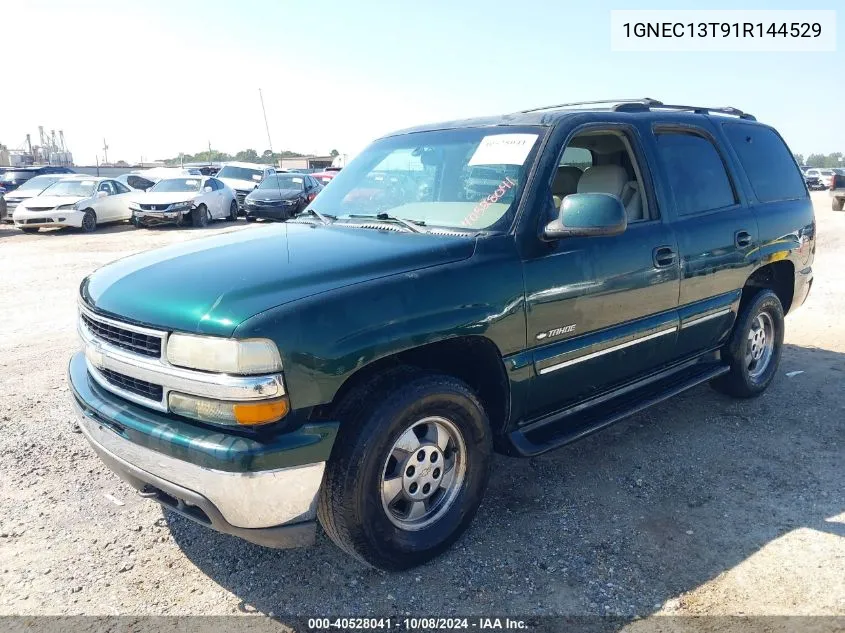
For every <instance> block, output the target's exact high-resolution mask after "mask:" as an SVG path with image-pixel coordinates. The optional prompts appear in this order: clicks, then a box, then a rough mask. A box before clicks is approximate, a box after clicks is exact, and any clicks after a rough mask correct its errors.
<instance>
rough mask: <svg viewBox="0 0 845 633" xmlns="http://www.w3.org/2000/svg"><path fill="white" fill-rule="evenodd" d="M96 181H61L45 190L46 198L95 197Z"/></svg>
mask: <svg viewBox="0 0 845 633" xmlns="http://www.w3.org/2000/svg"><path fill="white" fill-rule="evenodd" d="M96 186H97V181H96V180H60V181H58V182H57V183H54V184H52V185H50V186H49V187H47V188H46V189H45V190H44V192H43V193H44V195H45V196H75V197H79V198H87V197H88V196H90V195H93V193H94V188H95V187H96Z"/></svg>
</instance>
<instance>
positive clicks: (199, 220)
mask: <svg viewBox="0 0 845 633" xmlns="http://www.w3.org/2000/svg"><path fill="white" fill-rule="evenodd" d="M191 226H193V227H194V228H197V229H201V228H203V227H206V226H208V209H207V208H206V206H205V205H204V204H201V205H200V206H198V207H197V208H196V209H194V210H193V211H191Z"/></svg>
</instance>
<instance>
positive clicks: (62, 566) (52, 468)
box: [0, 193, 845, 622]
mask: <svg viewBox="0 0 845 633" xmlns="http://www.w3.org/2000/svg"><path fill="white" fill-rule="evenodd" d="M813 197H814V200H815V201H816V203H817V204H816V214H817V219H818V225H819V228H818V233H819V244H818V255H817V257H816V264H815V275H816V281H815V286H814V288H813V292H812V294H811V295H810V298H809V301H808V303H807V305H806V306H805V307H804V308H802V309H801V310H799V311H798V312H796V313H795V314H793V315H792V316H790V317H789V319H788V320H787V338H786V342H787V345H786V349H785V352H784V356H783V361H782V364H781V369H780V372H779V375H778V376H777V378H776V380H775V382H774V384H773V385H772V387H771V389H769V391H768V392H767V393H766V394H765V395H764V396H763V397H761V398H760V399H758V400H755V401H742V402H740V401H735V400H731V399H728V398H726V397H723V396H721V395H719V394H717V393H715V392H714V391H711V390H710V389H709V388H707V387H701V388H697V389H694V390H692V391H690V392H687V393H686V394H684V395H682V396H680V397H679V398H676V399H675V400H672V401H670V402H667V403H665V404H663V405H662V406H658V407H657V408H654V409H652V410H650V411H647V412H645V413H644V414H641V415H638V416H636V417H634V418H632V419H630V420H628V421H626V422H623V423H621V424H619V425H616V426H615V427H613V428H611V429H609V430H607V431H605V432H602V433H600V434H597V435H594V436H592V437H591V438H589V439H587V440H585V441H583V442H581V443H579V444H576V445H573V446H571V447H568V448H565V449H562V450H559V451H557V452H554V453H551V454H547V455H544V456H542V457H539V458H535V459H530V460H516V459H509V458H502V457H500V458H497V459H496V461H495V463H494V473H493V478H492V482H491V484H490V487H489V491H488V495H487V497H486V500H485V502H484V504H483V505H482V508H481V510H480V513H479V516H478V518H477V519H476V521H475V523H474V526H473V527H472V529H471V530H470V531H469V533H468V534H467V536H466V537H465V538H463V539H462V540H461V541H460V542H459V544H458V545H457V546H456V547H455V548H454V549H452V550H451V551H450V552H449V553H447V554H446V555H445V556H443V557H442V558H440V559H438V560H437V561H435V562H433V563H431V564H429V565H427V566H425V567H423V568H420V569H417V570H414V571H411V572H409V573H405V574H386V573H381V572H377V571H373V570H370V569H366V568H364V567H362V566H361V565H359V564H358V563H356V562H354V561H353V560H351V559H350V558H349V557H347V556H345V555H344V554H342V553H341V552H340V551H339V550H338V549H336V548H335V547H334V546H333V545H332V544H331V543H330V542H329V541H328V540H327V539H326V537H325V536H323V535H322V534H320V535H319V536H318V543H317V545H316V546H315V547H312V548H309V549H303V550H294V551H282V552H279V551H273V550H269V549H262V548H260V547H257V546H253V545H249V544H247V543H244V542H241V541H239V540H236V539H234V538H231V537H228V536H223V535H220V534H216V533H213V532H211V531H209V530H206V529H204V528H202V527H200V526H196V525H194V524H192V523H190V522H188V521H186V520H184V519H181V518H179V517H174V516H169V515H165V514H163V512H162V510H161V509H160V508H159V506H157V505H156V504H154V503H150V502H147V501H145V500H142V499H140V498H139V497H137V496H136V495H135V494H134V493H133V492H132V490H131V489H130V488H129V487H128V486H127V485H124V484H123V483H122V482H121V481H120V480H119V479H118V478H117V477H116V476H114V475H113V474H112V473H111V472H110V471H108V470H107V469H106V468H105V467H104V466H102V465H101V463H100V461H99V460H98V459H97V458H96V457H95V456H94V453H93V452H92V451H91V450H90V449H89V447H88V445H87V443H86V442H85V440H84V438H83V436H82V435H80V434H79V433H77V432H74V429H73V425H72V417H71V408H70V405H69V402H68V393H67V387H66V383H65V365H66V362H67V360H68V358H69V356H70V355H71V353H72V351H73V350H74V349H76V347H77V339H76V333H75V326H74V320H75V294H76V291H77V287H78V284H79V282H80V280H81V279H82V278H83V276H85V275H86V274H87V273H89V272H90V271H92V270H94V269H95V268H97V267H98V266H100V265H102V264H105V263H107V262H109V261H112V260H114V259H116V258H119V257H123V256H125V255H129V254H131V253H134V252H137V251H141V250H145V249H149V248H153V247H156V246H160V245H164V244H169V243H173V242H176V241H180V240H189V239H196V238H199V237H202V236H203V235H208V234H212V233H219V232H221V231H232V230H244V229H246V230H262V229H261V227H260V226H259V227H252V226H251V227H249V228H247V227H246V225H245V224H244V223H243V222H239V223H238V225H237V226H232V225H226V224H218V225H215V226H213V227H210V228H208V229H205V230H184V229H183V230H175V229H161V230H155V231H147V230H141V231H136V230H134V229H131V228H130V227H128V226H127V227H115V228H111V229H103V230H102V231H98V232H97V233H95V234H93V235H90V236H89V235H85V234H81V233H76V232H70V231H50V232H42V233H40V234H37V235H22V234H20V233H18V232H16V231H15V230H13V229H0V262H2V265H0V270H2V290H0V293H2V294H0V305H2V312H3V319H2V324H3V328H2V331H0V371H2V376H3V379H2V380H3V385H4V388H3V396H2V400H0V472H1V473H2V476H0V506H1V507H0V615H3V614H6V615H8V614H45V613H48V614H99V615H109V614H133V615H146V614H166V615H185V614H206V615H211V614H243V613H255V612H259V613H265V614H273V615H275V616H277V617H279V618H280V619H281V620H282V621H283V622H284V621H285V618H290V617H291V616H293V615H304V616H309V615H318V614H335V615H355V614H358V615H402V614H406V613H411V614H415V615H449V614H466V615H470V614H489V613H497V614H502V615H504V614H519V615H522V616H527V615H531V614H624V615H639V616H643V617H649V616H651V615H653V614H656V613H661V614H667V613H675V614H744V615H763V614H765V615H783V614H839V615H845V485H843V484H845V478H844V477H843V465H845V459H843V456H845V430H843V429H845V426H843V420H845V390H843V386H845V325H843V322H842V315H843V314H845V299H844V298H843V297H845V293H843V289H845V255H843V252H845V251H843V248H845V241H844V240H843V238H845V213H839V214H836V213H833V212H831V211H830V206H829V202H828V199H827V197H826V195H825V194H824V193H822V194H813ZM235 264H236V263H233V265H235ZM792 372H801V373H797V374H795V375H792V376H790V373H792Z"/></svg>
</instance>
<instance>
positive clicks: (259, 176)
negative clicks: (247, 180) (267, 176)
mask: <svg viewBox="0 0 845 633" xmlns="http://www.w3.org/2000/svg"><path fill="white" fill-rule="evenodd" d="M261 178H262V176H261V174H253V175H252V179H253V180H258V181H260V180H261Z"/></svg>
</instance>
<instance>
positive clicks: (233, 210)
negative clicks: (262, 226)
mask: <svg viewBox="0 0 845 633" xmlns="http://www.w3.org/2000/svg"><path fill="white" fill-rule="evenodd" d="M226 219H227V220H229V222H234V221H235V220H237V219H238V203H237V201H235V200H232V204H230V205H229V217H228V218H226Z"/></svg>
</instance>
